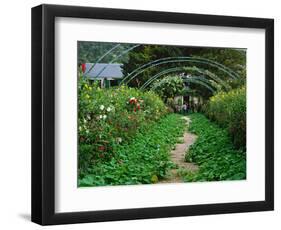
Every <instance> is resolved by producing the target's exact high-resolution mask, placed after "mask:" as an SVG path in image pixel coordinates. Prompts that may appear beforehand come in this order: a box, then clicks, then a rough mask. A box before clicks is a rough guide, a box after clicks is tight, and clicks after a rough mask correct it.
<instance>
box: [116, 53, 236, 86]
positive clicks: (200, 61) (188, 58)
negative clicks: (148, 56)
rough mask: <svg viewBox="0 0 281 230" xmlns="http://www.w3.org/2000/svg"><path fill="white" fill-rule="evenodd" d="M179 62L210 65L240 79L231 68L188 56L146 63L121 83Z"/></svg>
mask: <svg viewBox="0 0 281 230" xmlns="http://www.w3.org/2000/svg"><path fill="white" fill-rule="evenodd" d="M179 62H194V63H201V64H208V65H210V66H213V67H216V68H218V69H220V70H221V71H223V72H225V73H226V74H228V75H229V76H230V77H232V78H234V79H235V78H239V75H238V74H237V73H236V72H234V71H233V70H231V69H230V68H228V67H226V66H224V65H222V64H220V63H218V62H215V61H213V60H209V59H206V58H198V57H186V56H177V57H166V58H160V59H157V60H154V61H151V62H149V63H146V64H144V65H142V66H140V67H138V68H136V69H135V70H133V71H132V72H131V73H129V74H128V75H127V76H126V77H125V78H123V80H122V81H121V82H120V84H124V83H125V81H126V80H127V79H129V80H128V81H127V82H126V84H127V83H129V82H130V81H131V80H133V79H134V78H135V77H136V76H138V75H139V74H140V73H142V72H144V71H145V70H147V69H149V68H151V67H155V66H158V65H162V64H166V63H179Z"/></svg>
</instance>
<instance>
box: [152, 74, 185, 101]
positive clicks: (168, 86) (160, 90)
mask: <svg viewBox="0 0 281 230" xmlns="http://www.w3.org/2000/svg"><path fill="white" fill-rule="evenodd" d="M152 89H153V91H155V92H156V93H157V94H158V95H159V96H160V97H161V98H163V100H164V101H165V102H167V99H168V98H173V97H175V96H178V95H181V94H182V92H183V90H184V82H183V80H182V78H181V77H180V76H167V77H165V78H163V79H159V80H157V81H155V82H154V83H153V84H152Z"/></svg>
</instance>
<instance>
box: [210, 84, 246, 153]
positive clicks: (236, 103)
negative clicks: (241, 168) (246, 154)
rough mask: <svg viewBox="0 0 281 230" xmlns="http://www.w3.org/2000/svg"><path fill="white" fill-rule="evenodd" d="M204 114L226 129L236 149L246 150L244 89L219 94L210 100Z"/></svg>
mask: <svg viewBox="0 0 281 230" xmlns="http://www.w3.org/2000/svg"><path fill="white" fill-rule="evenodd" d="M205 113H206V115H207V116H208V118H210V119H211V120H213V121H215V122H216V123H217V124H219V125H220V126H221V127H223V128H226V129H227V130H228V132H229V134H230V136H231V138H232V141H233V143H234V145H235V146H236V147H237V148H242V149H244V150H245V149H246V88H245V87H242V88H238V89H235V90H231V91H229V92H227V93H226V92H220V93H218V94H216V95H215V96H213V97H211V98H210V101H209V103H208V104H207V106H206V108H205Z"/></svg>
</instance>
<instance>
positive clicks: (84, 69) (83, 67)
mask: <svg viewBox="0 0 281 230" xmlns="http://www.w3.org/2000/svg"><path fill="white" fill-rule="evenodd" d="M81 68H82V72H83V73H85V71H86V64H85V63H82V64H81Z"/></svg>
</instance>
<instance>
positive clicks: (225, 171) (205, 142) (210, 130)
mask: <svg viewBox="0 0 281 230" xmlns="http://www.w3.org/2000/svg"><path fill="white" fill-rule="evenodd" d="M190 118H191V121H192V122H191V123H190V126H189V131H190V132H192V133H195V134H196V135H197V136H198V138H197V140H196V142H195V143H194V144H193V145H192V146H191V147H190V148H189V151H188V153H187V154H186V156H185V159H186V161H188V162H194V163H196V164H197V165H198V166H199V171H198V172H195V173H188V172H182V174H183V176H184V180H185V181H221V180H242V179H245V178H246V153H245V152H243V151H242V150H237V149H235V148H234V145H233V143H232V141H231V138H230V137H229V134H228V132H227V130H226V129H223V128H221V127H219V126H218V125H216V124H215V123H213V122H211V121H209V120H208V119H207V118H206V117H205V116H204V115H202V114H198V113H197V114H196V113H195V114H191V115H190Z"/></svg>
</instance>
